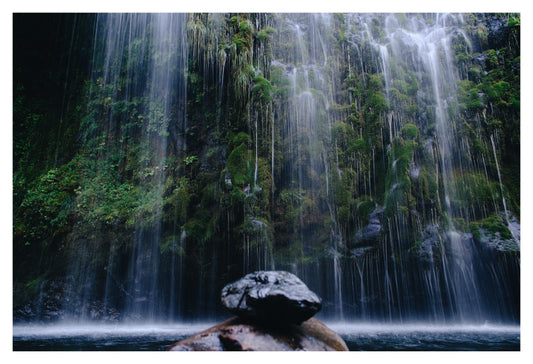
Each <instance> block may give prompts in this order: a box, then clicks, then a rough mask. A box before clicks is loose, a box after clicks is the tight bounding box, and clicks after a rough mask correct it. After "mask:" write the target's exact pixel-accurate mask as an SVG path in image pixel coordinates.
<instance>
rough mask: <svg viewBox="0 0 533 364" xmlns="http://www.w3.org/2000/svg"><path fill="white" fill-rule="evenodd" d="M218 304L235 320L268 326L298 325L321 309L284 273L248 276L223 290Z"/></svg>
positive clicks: (307, 291) (311, 295)
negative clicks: (237, 318)
mask: <svg viewBox="0 0 533 364" xmlns="http://www.w3.org/2000/svg"><path fill="white" fill-rule="evenodd" d="M221 300H222V304H223V305H224V306H225V307H226V308H227V309H228V310H229V311H230V312H232V313H234V314H236V315H237V316H239V317H242V318H244V319H247V320H251V321H255V322H260V323H263V324H267V325H270V326H280V325H281V326H283V325H287V324H299V323H301V322H303V321H305V320H307V319H308V318H310V317H312V316H313V315H314V314H315V313H317V312H318V311H320V309H321V308H322V302H321V300H320V298H319V297H318V296H317V295H316V294H315V293H314V292H312V291H311V290H310V289H309V288H307V286H306V285H305V283H303V282H302V281H301V280H300V279H299V278H298V277H296V276H295V275H294V274H292V273H289V272H285V271H258V272H254V273H250V274H247V275H246V276H244V277H243V278H241V279H239V280H238V281H236V282H233V283H230V284H228V285H227V286H225V287H224V288H223V289H222V294H221Z"/></svg>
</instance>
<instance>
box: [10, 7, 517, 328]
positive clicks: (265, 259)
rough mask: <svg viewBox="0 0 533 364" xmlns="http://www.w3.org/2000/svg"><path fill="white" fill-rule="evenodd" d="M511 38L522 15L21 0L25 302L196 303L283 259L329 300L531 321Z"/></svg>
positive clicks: (197, 306)
mask: <svg viewBox="0 0 533 364" xmlns="http://www.w3.org/2000/svg"><path fill="white" fill-rule="evenodd" d="M31 24H33V26H35V27H36V28H38V30H35V29H34V30H33V31H32V30H31V28H30V25H31ZM51 24H60V27H61V29H62V30H61V31H59V36H56V37H52V36H51V37H50V38H48V37H46V34H49V32H46V31H45V30H47V29H49V27H51V26H52V25H51ZM74 25H75V26H74ZM50 34H55V33H50ZM435 39H440V40H441V41H435ZM519 44H520V16H519V15H517V14H450V15H445V14H391V15H386V14H321V15H319V14H245V13H240V14H129V15H126V14H114V15H111V14H83V15H81V14H78V15H69V14H63V15H53V14H49V15H43V14H41V15H39V14H35V15H16V16H15V17H14V105H13V106H14V109H13V110H14V124H13V126H14V134H13V135H14V138H13V142H14V143H13V151H14V169H13V187H14V206H13V217H14V227H13V234H14V243H13V244H14V249H13V252H14V302H15V315H16V316H17V317H21V318H23V317H36V318H37V317H54V315H55V314H59V315H65V316H68V315H72V316H74V317H81V318H84V319H90V318H94V319H110V320H111V319H112V320H115V319H125V318H133V319H135V318H141V317H142V318H145V317H150V318H165V317H168V318H182V317H206V316H209V315H216V314H217V313H218V309H219V308H218V306H217V303H218V301H217V297H218V292H219V291H220V289H221V288H222V287H223V286H224V285H225V284H226V283H227V282H229V281H232V280H234V279H236V278H238V277H240V276H242V275H243V274H244V273H248V272H251V271H254V270H260V269H285V270H290V271H292V272H294V273H296V274H297V275H298V276H300V278H302V280H304V281H305V282H306V283H308V285H309V286H310V287H311V288H312V289H313V290H314V291H315V292H317V293H318V294H319V295H320V296H321V297H323V299H324V302H325V304H324V309H323V311H324V314H325V315H333V316H336V317H357V318H361V317H362V318H366V319H371V318H383V317H389V318H414V317H417V318H420V317H425V318H429V319H431V320H444V319H451V320H453V319H459V318H460V316H461V314H471V315H472V317H474V318H475V319H480V320H481V319H486V317H488V316H490V317H493V318H495V319H499V320H510V321H516V320H518V319H519V303H518V302H519V299H518V297H519V266H520V260H519V216H520V184H519V181H520V178H519V176H520V150H519V145H520V135H519V130H520V82H519V81H520V48H519ZM32 52H35V54H32ZM36 54H38V55H39V57H38V58H39V59H42V60H43V61H42V62H41V63H39V64H36V63H35V62H34V60H35V59H36V56H35V55H36ZM457 236H460V237H461V238H458V237H457ZM461 239H462V240H461ZM459 241H463V244H462V245H461V246H463V247H466V246H468V247H469V248H468V251H469V256H472V261H471V262H469V264H468V265H470V266H472V267H473V268H472V269H474V270H475V274H474V275H475V277H476V279H477V280H478V281H476V282H475V284H476V285H477V286H478V289H476V292H475V294H476V295H478V296H479V297H478V298H479V299H478V301H477V303H471V302H467V303H466V304H465V303H464V301H463V300H462V297H460V294H457V296H454V294H455V293H453V292H460V291H461V290H460V289H454V287H452V286H453V285H454V284H456V285H466V284H467V282H465V280H464V278H462V277H460V276H458V275H457V274H456V272H454V271H453V267H454V264H453V263H451V261H452V260H454V259H456V258H457V252H456V251H457V249H456V246H455V244H456V242H459ZM488 267H493V269H492V268H488ZM490 269H492V270H490ZM490 272H495V273H494V274H492V275H491V273H490ZM488 276H490V277H491V278H490V279H488V278H487V277H488ZM446 282H447V283H446ZM450 282H451V283H450ZM483 282H484V283H483ZM450 285H452V286H450ZM491 285H492V286H494V287H498V289H496V290H492V291H491V290H490V289H489V287H490V286H491ZM58 287H61V288H58ZM485 288H487V289H485ZM58 291H60V294H58V293H57V292H58ZM51 295H54V296H57V297H61V299H58V300H56V301H57V302H56V303H55V304H53V305H52V304H50V305H45V304H44V303H43V302H45V301H46V302H48V301H50V300H48V301H47V299H46V297H49V296H51ZM496 296H497V297H496ZM502 297H506V298H502ZM54 302H55V301H54ZM413 302H416V303H413ZM488 302H499V303H498V305H496V306H492V305H489V304H488ZM460 305H463V306H465V305H466V306H467V308H465V309H463V310H459V309H458V306H460ZM45 306H46V309H45V308H43V307H45ZM45 311H46V312H45ZM52 311H53V312H52Z"/></svg>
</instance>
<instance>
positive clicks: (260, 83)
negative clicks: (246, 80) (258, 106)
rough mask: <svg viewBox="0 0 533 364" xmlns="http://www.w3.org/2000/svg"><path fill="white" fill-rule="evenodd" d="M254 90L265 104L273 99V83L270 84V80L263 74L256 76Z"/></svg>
mask: <svg viewBox="0 0 533 364" xmlns="http://www.w3.org/2000/svg"><path fill="white" fill-rule="evenodd" d="M252 92H253V93H254V95H256V96H258V97H260V98H261V100H262V101H263V102H264V103H265V104H268V103H269V102H271V101H272V85H271V84H270V81H268V80H267V79H265V78H264V77H263V76H261V75H258V76H255V77H254V86H253V88H252Z"/></svg>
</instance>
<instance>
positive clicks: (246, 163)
mask: <svg viewBox="0 0 533 364" xmlns="http://www.w3.org/2000/svg"><path fill="white" fill-rule="evenodd" d="M250 157H251V151H250V150H249V149H248V146H247V145H246V144H245V143H241V144H240V145H239V146H237V147H235V148H234V149H233V150H232V151H231V154H230V155H229V157H228V161H227V163H226V169H227V170H228V172H229V173H230V176H231V180H232V182H233V184H234V185H236V186H241V187H243V186H244V185H246V184H248V183H251V182H252V178H253V177H252V173H253V169H252V168H251V165H250Z"/></svg>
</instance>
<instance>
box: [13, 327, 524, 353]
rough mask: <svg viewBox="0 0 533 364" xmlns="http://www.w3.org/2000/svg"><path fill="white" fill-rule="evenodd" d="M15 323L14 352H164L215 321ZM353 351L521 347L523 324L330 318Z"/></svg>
mask: <svg viewBox="0 0 533 364" xmlns="http://www.w3.org/2000/svg"><path fill="white" fill-rule="evenodd" d="M212 325H213V324H212V323H205V324H196V323H194V324H178V325H146V326H131V325H116V326H115V325H88V326H80V325H15V326H13V350H14V351H161V350H166V349H167V348H168V347H169V346H170V345H171V344H173V343H175V342H176V341H179V340H182V339H185V338H187V337H189V336H191V335H194V334H195V333H198V332H200V331H203V330H205V329H206V328H208V327H210V326H212ZM326 325H327V326H328V327H330V328H331V329H333V330H334V331H336V332H337V333H339V335H340V336H341V337H342V338H343V339H344V341H346V344H347V345H348V348H349V349H350V350H351V351H518V350H520V327H519V326H499V325H447V326H442V325H440V326H438V325H422V324H413V325H409V324H402V325H382V324H347V323H327V322H326Z"/></svg>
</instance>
